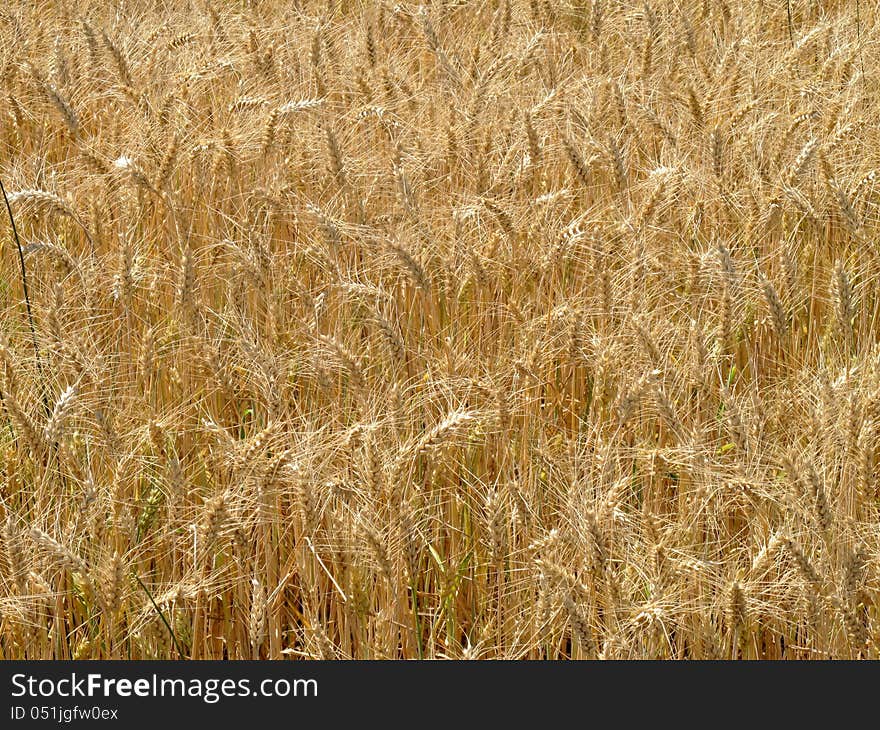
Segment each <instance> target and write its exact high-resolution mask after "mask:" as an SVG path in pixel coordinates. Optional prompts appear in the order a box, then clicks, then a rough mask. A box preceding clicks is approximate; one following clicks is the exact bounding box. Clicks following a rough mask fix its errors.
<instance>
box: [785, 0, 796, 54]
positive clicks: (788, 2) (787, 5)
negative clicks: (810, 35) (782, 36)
mask: <svg viewBox="0 0 880 730" xmlns="http://www.w3.org/2000/svg"><path fill="white" fill-rule="evenodd" d="M785 9H786V11H787V12H788V40H790V41H791V45H794V29H793V28H792V25H791V0H786V3H785Z"/></svg>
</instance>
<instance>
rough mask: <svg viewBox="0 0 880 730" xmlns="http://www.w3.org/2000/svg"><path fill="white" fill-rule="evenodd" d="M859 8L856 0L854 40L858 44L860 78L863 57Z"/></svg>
mask: <svg viewBox="0 0 880 730" xmlns="http://www.w3.org/2000/svg"><path fill="white" fill-rule="evenodd" d="M859 6H860V3H859V0H856V39H857V40H858V42H859V67H860V68H861V71H862V76H864V75H865V57H864V56H863V55H862V13H861V8H860V7H859Z"/></svg>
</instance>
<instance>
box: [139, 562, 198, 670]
mask: <svg viewBox="0 0 880 730" xmlns="http://www.w3.org/2000/svg"><path fill="white" fill-rule="evenodd" d="M132 576H134V579H135V580H136V581H137V584H138V585H139V586H140V587H141V588H142V589H143V591H144V593H146V594H147V598H149V599H150V603H152V604H153V608H155V609H156V613H158V614H159V618H160V619H162V623H163V624H165V628H166V629H168V633H169V634H171V640H172V641H173V642H174V646H175V648H176V649H177V653H178V654H179V655H180V658H181V659H185V658H186V654H185V653H184V651H183V647H182V646H181V645H180V642H179V641H178V640H177V636H176V635H175V633H174V629H172V628H171V624H170V623H168V619H167V618H165V614H164V613H162V609H161V608H159V605H158V604H157V603H156V601H155V600H153V594H152V593H150V590H149V588H147V587H146V586H145V585H144V582H143V581H142V580H141V579H140V578H139V577H138V574H137V573H132Z"/></svg>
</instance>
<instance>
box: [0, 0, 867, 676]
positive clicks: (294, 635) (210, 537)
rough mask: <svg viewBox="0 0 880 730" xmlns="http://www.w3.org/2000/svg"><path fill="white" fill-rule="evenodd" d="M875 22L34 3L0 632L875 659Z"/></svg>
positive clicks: (33, 652) (3, 387) (481, 652)
mask: <svg viewBox="0 0 880 730" xmlns="http://www.w3.org/2000/svg"><path fill="white" fill-rule="evenodd" d="M878 15H880V12H878V4H877V3H876V2H869V1H868V0H861V2H859V0H838V1H828V2H820V1H815V2H814V1H808V0H790V2H786V0H766V1H760V0H755V1H754V2H734V1H733V0H730V1H727V0H712V1H711V2H709V1H708V0H652V2H650V3H629V2H623V1H622V0H592V2H588V1H587V2H576V1H575V0H561V1H560V0H504V1H503V2H489V1H488V0H458V1H457V2H429V3H427V4H425V5H417V4H414V3H400V4H393V3H392V2H381V1H376V2H366V1H365V0H356V1H348V0H330V1H329V2H281V1H280V0H266V1H265V2H228V3H227V2H221V1H220V0H214V1H213V2H212V1H211V0H193V1H190V2H186V3H177V2H171V1H170V0H168V1H166V2H161V1H159V0H155V1H152V2H151V1H149V0H137V1H125V2H119V3H116V4H115V5H114V4H110V3H103V2H98V1H97V0H66V1H65V0H59V1H56V2H49V1H46V2H40V3H31V2H25V1H24V0H11V2H9V3H7V4H6V5H5V7H4V8H3V9H2V10H0V69H2V73H0V83H2V89H0V180H2V182H3V186H4V189H5V191H6V198H7V199H8V209H7V205H6V203H5V201H4V202H3V203H2V207H0V214H2V215H0V245H2V250H0V310H2V320H0V362H2V365H0V393H2V408H0V658H5V659H22V658H29V659H52V658H55V659H68V658H78V659H104V658H118V659H151V658H160V659H168V658H193V659H221V658H230V659H241V658H244V659H252V658H253V659H256V658H261V659H282V658H287V659H307V658H323V659H330V658H338V659H348V658H358V659H390V658H408V659H409V658H451V659H494V658H504V659H562V658H573V659H595V658H601V659H643V658H644V659H761V658H766V659H822V658H841V659H854V658H877V657H878V654H880V482H878V469H877V465H876V462H877V456H878V454H877V438H878V434H880V292H878V289H877V275H878V272H880V248H878V232H880V231H878V226H880V210H878V205H880V191H878V190H877V186H876V185H875V172H876V170H877V169H878V167H880V134H878V128H877V123H878V120H880V115H878V110H877V106H876V99H877V95H878V92H880V84H878V78H880V77H878V68H880V66H878V64H880V45H878V41H880V28H878V25H877V21H878ZM12 222H14V224H15V230H14V231H13V227H12V225H11V223H12Z"/></svg>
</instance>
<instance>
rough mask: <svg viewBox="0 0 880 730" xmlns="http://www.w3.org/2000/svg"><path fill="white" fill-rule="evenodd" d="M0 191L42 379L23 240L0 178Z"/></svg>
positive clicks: (41, 366) (41, 373)
mask: <svg viewBox="0 0 880 730" xmlns="http://www.w3.org/2000/svg"><path fill="white" fill-rule="evenodd" d="M0 192H2V193H3V201H4V202H5V203H6V212H7V213H9V224H10V225H11V226H12V235H13V237H14V238H15V245H16V247H17V248H18V261H19V263H20V264H21V288H22V289H23V290H24V304H25V307H27V315H28V324H29V325H30V328H31V337H32V338H33V340H34V354H35V355H36V356H37V370H38V371H39V372H40V380H42V379H43V365H42V363H41V362H40V347H39V345H37V329H36V327H34V314H33V312H32V311H31V297H30V294H29V293H28V283H27V270H26V269H25V266H24V251H23V250H22V248H21V240H20V239H19V237H18V228H16V227H15V218H13V216H12V206H11V205H9V198H8V197H7V195H6V188H5V187H3V181H2V180H0Z"/></svg>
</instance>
